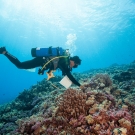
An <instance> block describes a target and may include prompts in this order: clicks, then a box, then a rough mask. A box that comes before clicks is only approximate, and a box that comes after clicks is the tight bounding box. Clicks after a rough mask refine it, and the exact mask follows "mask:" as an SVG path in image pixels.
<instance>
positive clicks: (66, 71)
mask: <svg viewBox="0 0 135 135" xmlns="http://www.w3.org/2000/svg"><path fill="white" fill-rule="evenodd" d="M5 56H6V57H7V58H8V59H9V60H10V61H11V62H12V63H13V64H14V65H15V66H16V67H18V68H20V69H31V68H36V67H40V66H43V65H44V64H45V63H46V62H47V61H48V59H46V58H45V57H36V58H34V59H32V60H28V61H24V62H20V61H19V60H18V59H17V58H16V57H14V56H13V55H11V54H10V53H8V52H6V53H5ZM57 68H59V69H60V70H61V71H62V75H67V76H68V78H69V79H70V80H71V81H72V82H73V83H74V84H76V85H77V86H81V85H80V83H79V82H78V81H76V79H75V78H74V77H73V76H72V74H71V72H70V71H71V69H70V67H69V58H59V62H58V67H57ZM48 69H53V64H52V62H51V63H50V64H48V65H47V66H46V69H45V70H48Z"/></svg>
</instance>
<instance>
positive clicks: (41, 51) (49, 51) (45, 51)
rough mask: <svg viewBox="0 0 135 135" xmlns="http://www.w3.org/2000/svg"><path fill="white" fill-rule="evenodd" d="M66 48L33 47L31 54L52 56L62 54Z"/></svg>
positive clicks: (34, 55)
mask: <svg viewBox="0 0 135 135" xmlns="http://www.w3.org/2000/svg"><path fill="white" fill-rule="evenodd" d="M64 52H65V50H64V49H63V48H61V47H56V48H52V47H49V48H40V47H37V48H32V49H31V55H32V57H50V56H61V55H63V53H64Z"/></svg>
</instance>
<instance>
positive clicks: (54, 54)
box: [31, 47, 70, 75]
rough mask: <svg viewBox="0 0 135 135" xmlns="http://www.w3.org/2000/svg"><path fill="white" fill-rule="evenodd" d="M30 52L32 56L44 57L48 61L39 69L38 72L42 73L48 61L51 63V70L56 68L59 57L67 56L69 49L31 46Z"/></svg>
mask: <svg viewBox="0 0 135 135" xmlns="http://www.w3.org/2000/svg"><path fill="white" fill-rule="evenodd" d="M31 54H32V56H33V57H45V58H47V59H48V61H47V62H46V63H45V64H44V65H43V66H42V68H40V69H39V71H38V74H41V75H43V74H44V70H45V69H46V66H47V65H48V64H50V63H53V70H56V69H57V67H58V62H59V58H64V57H69V56H70V53H69V50H68V49H66V50H64V49H63V48H61V47H56V48H52V47H49V48H39V47H37V48H32V49H31Z"/></svg>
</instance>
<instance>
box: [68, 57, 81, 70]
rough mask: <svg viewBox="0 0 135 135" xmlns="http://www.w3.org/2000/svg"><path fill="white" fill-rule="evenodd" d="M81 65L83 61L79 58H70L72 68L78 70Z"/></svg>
mask: <svg viewBox="0 0 135 135" xmlns="http://www.w3.org/2000/svg"><path fill="white" fill-rule="evenodd" d="M78 65H81V59H80V58H79V57H78V56H74V57H70V68H77V67H78Z"/></svg>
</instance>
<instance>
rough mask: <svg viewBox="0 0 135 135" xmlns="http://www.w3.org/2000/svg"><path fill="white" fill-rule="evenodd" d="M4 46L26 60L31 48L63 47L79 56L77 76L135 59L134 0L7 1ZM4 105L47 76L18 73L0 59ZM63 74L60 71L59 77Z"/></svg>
mask: <svg viewBox="0 0 135 135" xmlns="http://www.w3.org/2000/svg"><path fill="white" fill-rule="evenodd" d="M0 46H6V49H7V50H8V51H9V52H10V53H11V54H12V55H14V56H16V57H17V58H18V59H19V60H20V61H25V60H29V59H32V56H31V48H34V47H49V46H54V47H57V46H61V47H63V48H65V49H66V48H68V49H70V53H71V55H78V56H80V58H81V59H82V65H81V66H80V67H79V68H78V69H75V70H73V72H80V73H81V72H83V71H86V70H89V69H93V68H104V67H108V66H110V65H111V64H114V63H117V64H128V63H130V62H132V61H134V60H135V53H134V52H135V1H134V0H117V1H116V0H115V1H114V0H107V1H106V0H94V1H93V0H49V1H48V0H29V1H27V0H1V1H0ZM0 61H1V62H0V104H2V103H6V102H10V101H12V100H13V99H14V98H15V97H16V96H17V95H18V94H19V93H20V92H22V91H23V90H24V89H29V88H30V87H31V86H32V85H34V84H36V83H37V82H38V81H41V80H42V79H44V78H46V75H43V76H39V75H38V74H37V71H38V68H37V69H36V72H29V71H26V70H21V69H17V68H16V67H15V66H14V65H13V64H12V63H11V62H9V60H8V59H7V58H6V57H5V56H3V55H0ZM58 74H59V73H58Z"/></svg>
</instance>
